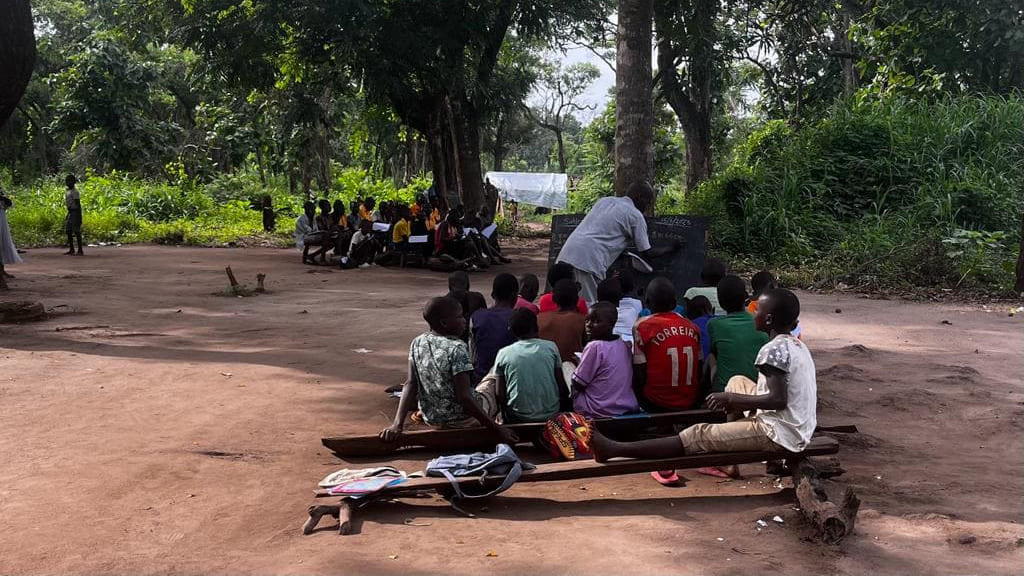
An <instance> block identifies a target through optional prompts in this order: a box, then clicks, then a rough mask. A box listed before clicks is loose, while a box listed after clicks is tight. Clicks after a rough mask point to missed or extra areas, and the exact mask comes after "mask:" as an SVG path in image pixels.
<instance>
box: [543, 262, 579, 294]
mask: <svg viewBox="0 0 1024 576" xmlns="http://www.w3.org/2000/svg"><path fill="white" fill-rule="evenodd" d="M575 277H576V269H575V268H573V267H572V264H569V263H566V262H555V264H554V265H553V266H552V267H551V268H548V286H550V287H551V289H552V290H554V289H555V284H558V281H559V280H564V279H569V280H573V279H574V278H575Z"/></svg>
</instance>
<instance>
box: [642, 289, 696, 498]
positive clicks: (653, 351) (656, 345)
mask: <svg viewBox="0 0 1024 576" xmlns="http://www.w3.org/2000/svg"><path fill="white" fill-rule="evenodd" d="M675 292H676V289H675V287H674V286H673V285H672V282H671V281H669V279H668V278H663V277H659V278H655V279H653V280H651V282H650V284H648V285H647V290H646V292H645V296H646V298H647V307H648V308H650V309H651V312H652V314H651V315H650V316H645V317H643V318H641V319H640V320H639V321H637V323H636V326H635V327H634V328H633V388H634V389H635V390H636V395H637V399H639V400H640V405H641V406H643V408H644V410H646V411H648V412H672V411H676V410H689V409H691V408H693V407H694V405H695V404H696V403H697V398H698V395H697V393H698V392H699V391H700V377H701V362H702V361H703V358H702V357H701V351H700V329H699V328H697V326H696V325H694V323H693V322H690V321H689V320H687V319H686V318H684V317H682V316H680V315H679V314H678V313H677V312H675V307H676V293H675ZM651 477H652V478H654V479H655V480H657V481H658V483H660V484H662V485H665V486H675V485H676V484H678V482H679V476H678V475H677V474H676V473H675V470H662V471H659V472H652V473H651Z"/></svg>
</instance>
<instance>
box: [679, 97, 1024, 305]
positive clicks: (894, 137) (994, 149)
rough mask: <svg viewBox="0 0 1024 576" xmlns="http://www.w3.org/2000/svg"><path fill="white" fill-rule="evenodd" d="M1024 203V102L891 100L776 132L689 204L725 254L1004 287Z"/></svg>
mask: <svg viewBox="0 0 1024 576" xmlns="http://www.w3.org/2000/svg"><path fill="white" fill-rule="evenodd" d="M1022 195H1024V98H1021V97H1020V96H1013V97H1009V98H1005V99H1004V98H998V97H960V98H953V97H950V98H947V99H944V100H939V101H909V100H902V99H895V98H890V99H884V100H875V101H867V102H861V103H856V104H840V105H837V106H836V107H835V108H834V109H833V110H832V111H831V113H830V114H829V115H828V116H827V117H825V118H824V119H823V120H821V121H819V122H816V123H812V124H809V125H806V126H805V127H803V128H802V129H801V130H799V131H793V130H791V129H790V128H789V127H788V126H786V125H785V124H782V123H769V124H767V125H766V126H765V127H764V128H762V130H760V131H759V132H757V133H755V134H753V135H752V136H751V137H750V139H749V140H748V142H747V143H746V144H745V145H743V146H741V147H740V151H739V153H738V154H737V159H736V161H735V162H734V163H733V164H732V165H730V166H728V167H726V168H725V169H724V170H723V171H722V172H721V173H720V174H718V175H717V176H716V177H715V178H713V179H712V180H710V181H708V182H707V183H705V184H704V185H703V186H702V187H701V188H700V189H698V190H697V191H695V192H694V193H693V194H691V195H690V196H689V197H688V198H687V200H686V202H685V206H684V207H685V209H686V210H687V211H692V212H697V213H702V214H706V215H708V216H710V217H711V218H712V220H713V222H714V227H713V231H712V238H713V241H714V242H715V243H716V244H717V245H718V247H719V248H721V249H724V250H726V251H728V252H731V253H732V254H734V255H737V256H740V257H745V258H749V259H752V260H755V261H757V262H759V263H763V264H765V265H769V266H775V267H803V268H804V269H806V270H809V271H810V277H811V278H812V279H813V280H822V281H829V280H830V281H835V282H838V281H845V282H848V283H851V282H856V283H876V284H889V285H899V284H915V285H929V286H947V285H962V284H963V283H964V282H966V283H968V284H971V283H973V284H977V285H987V286H993V285H994V286H1002V285H1006V284H1008V283H1009V282H1010V279H1011V275H1010V269H1011V267H1010V266H1007V263H1008V262H1009V261H1011V260H1012V259H1013V257H1014V255H1015V247H1016V246H1017V242H1018V241H1019V229H1018V225H1019V218H1020V213H1021V209H1022V202H1024V200H1022ZM961 230H968V231H976V232H978V233H979V234H980V236H962V235H961V236H958V234H959V231H961ZM951 238H968V241H970V242H974V244H975V245H976V246H975V247H976V248H977V249H975V250H965V251H959V250H949V249H948V243H949V242H950V239H951ZM992 239H996V240H998V241H987V240H992ZM944 241H945V242H944ZM979 260H983V261H984V262H979Z"/></svg>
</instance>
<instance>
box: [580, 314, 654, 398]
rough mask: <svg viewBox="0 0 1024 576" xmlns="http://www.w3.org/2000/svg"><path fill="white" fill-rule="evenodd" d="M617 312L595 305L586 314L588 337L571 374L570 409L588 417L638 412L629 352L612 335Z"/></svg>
mask: <svg viewBox="0 0 1024 576" xmlns="http://www.w3.org/2000/svg"><path fill="white" fill-rule="evenodd" d="M617 317H618V312H617V311H616V309H615V306H614V305H612V304H611V303H609V302H598V303H596V304H594V305H593V306H592V307H591V308H590V312H588V313H587V324H586V325H587V338H588V339H589V340H590V342H589V343H588V344H587V347H586V348H584V349H583V355H582V356H581V357H580V365H579V366H577V367H576V370H575V372H573V374H572V396H573V409H574V410H575V411H576V412H579V413H580V414H583V415H584V416H589V417H591V418H609V417H613V416H621V415H623V414H629V413H632V412H639V411H640V405H639V404H638V403H637V401H636V394H634V393H633V362H632V351H631V350H630V348H629V345H628V344H626V342H624V341H623V340H622V338H620V337H619V336H618V335H617V334H615V332H614V327H615V321H616V318H617Z"/></svg>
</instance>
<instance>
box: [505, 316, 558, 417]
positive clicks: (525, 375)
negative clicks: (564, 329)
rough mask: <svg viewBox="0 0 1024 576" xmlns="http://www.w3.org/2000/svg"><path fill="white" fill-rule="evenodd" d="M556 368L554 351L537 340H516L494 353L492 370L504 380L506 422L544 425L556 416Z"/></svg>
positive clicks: (550, 344)
mask: <svg viewBox="0 0 1024 576" xmlns="http://www.w3.org/2000/svg"><path fill="white" fill-rule="evenodd" d="M525 312H527V313H530V314H532V312H529V311H528V310H527V311H525ZM560 366H561V360H560V358H559V356H558V348H556V347H555V344H554V343H553V342H549V341H547V340H542V339H540V338H528V339H525V340H519V341H516V342H513V343H512V344H509V345H508V346H506V347H504V348H502V349H501V351H499V352H498V356H497V358H496V359H495V361H494V368H495V370H496V371H498V372H500V373H501V374H502V375H503V377H504V382H505V394H506V396H505V398H506V402H507V405H508V408H507V413H506V414H505V415H506V417H507V418H508V421H509V422H544V421H546V420H547V419H548V418H550V417H552V416H554V415H555V414H556V413H558V407H559V397H558V383H557V382H556V380H555V371H556V370H560V369H561V368H560Z"/></svg>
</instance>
